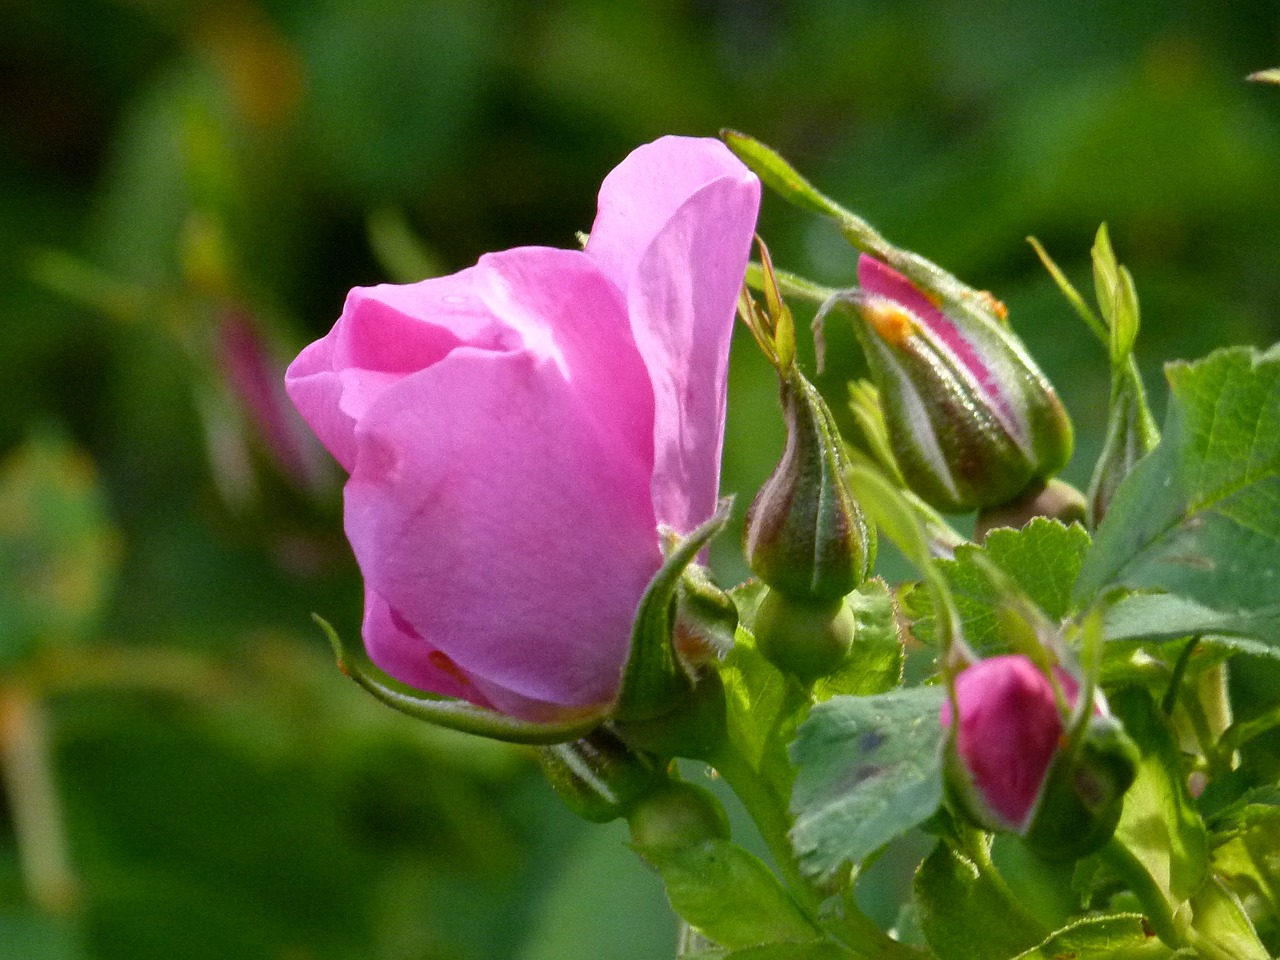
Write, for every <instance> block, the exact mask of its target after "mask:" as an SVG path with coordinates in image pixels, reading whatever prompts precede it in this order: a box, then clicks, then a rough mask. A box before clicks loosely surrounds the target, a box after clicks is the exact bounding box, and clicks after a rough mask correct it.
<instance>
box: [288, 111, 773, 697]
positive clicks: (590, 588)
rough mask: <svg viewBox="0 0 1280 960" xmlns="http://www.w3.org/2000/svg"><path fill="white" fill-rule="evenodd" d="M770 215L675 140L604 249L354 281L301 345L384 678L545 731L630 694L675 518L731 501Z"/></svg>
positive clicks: (615, 206) (621, 177)
mask: <svg viewBox="0 0 1280 960" xmlns="http://www.w3.org/2000/svg"><path fill="white" fill-rule="evenodd" d="M759 202H760V184H759V181H757V179H756V178H755V176H754V175H752V174H751V173H750V172H749V171H748V170H747V169H746V167H745V166H743V165H742V164H741V163H740V162H739V161H738V160H737V159H736V158H735V157H734V156H733V155H732V154H731V153H730V152H729V151H728V149H726V148H725V147H724V146H723V145H722V144H720V143H719V142H718V141H715V140H704V139H687V138H679V137H665V138H663V139H661V140H658V141H656V142H654V143H651V144H648V145H646V146H643V147H640V148H639V149H637V150H636V151H634V152H633V153H632V154H631V155H630V156H628V157H627V158H626V159H625V160H624V161H623V162H622V163H621V164H620V165H619V166H618V167H617V168H615V169H614V170H613V171H612V172H611V173H610V174H609V175H608V177H606V178H605V181H604V183H603V185H602V186H601V188H600V196H599V208H598V213H597V216H596V222H595V225H594V227H593V228H592V231H591V236H590V240H589V241H588V243H587V246H586V249H585V251H582V252H579V251H576V250H557V249H550V248H545V247H521V248H517V249H514V250H507V251H504V252H501V253H494V254H488V255H486V256H484V257H481V258H480V261H479V262H478V263H477V264H476V265H475V266H473V267H470V268H468V269H465V270H462V271H460V272H459V273H456V274H453V275H452V276H448V277H440V278H437V279H430V280H424V281H422V282H421V283H415V284H408V285H405V286H392V285H381V286H377V287H370V288H356V289H355V290H352V291H351V293H350V295H349V296H348V298H347V302H346V306H345V307H344V309H343V312H342V316H341V317H340V318H339V320H338V322H337V324H336V325H335V326H334V328H333V330H332V331H330V333H329V334H328V335H327V336H325V337H324V338H323V339H321V340H318V341H316V342H315V343H313V344H311V345H310V346H309V347H307V348H306V349H305V350H303V351H302V353H301V354H299V356H298V358H297V359H296V360H295V361H294V362H293V364H292V366H290V368H289V371H288V375H287V378H286V386H287V389H288V392H289V396H290V397H291V398H292V400H293V402H294V404H295V405H296V406H297V407H298V409H299V411H301V413H302V415H303V417H304V418H305V419H306V420H307V422H308V423H309V424H310V425H311V427H312V429H313V430H315V432H316V434H317V435H318V436H319V437H320V439H321V440H322V441H323V442H324V444H325V446H327V447H328V449H329V450H330V451H331V452H332V453H333V455H334V456H335V457H336V458H337V459H338V461H339V462H340V463H341V464H342V466H343V467H345V468H346V469H347V471H348V472H349V473H350V475H351V476H350V479H349V480H348V481H347V485H346V490H345V515H346V532H347V536H348V538H349V539H350V541H351V544H352V547H353V549H354V551H355V555H356V559H357V560H358V561H359V564H360V568H361V570H362V572H363V574H364V578H365V614H364V625H363V633H364V640H365V646H366V648H367V650H368V652H369V655H370V657H371V658H372V659H373V661H374V662H375V663H376V664H377V665H378V666H380V667H381V668H382V669H383V670H385V671H386V672H387V673H389V674H391V675H392V676H393V677H396V678H397V679H399V680H401V681H403V682H404V683H407V684H409V685H410V686H412V687H415V688H417V689H419V690H424V691H428V692H433V693H438V694H443V695H447V696H453V697H461V698H464V699H466V700H469V701H471V702H472V703H476V704H479V705H481V706H488V707H492V708H494V709H496V710H499V711H501V712H503V713H507V714H509V715H512V716H516V717H520V718H522V719H528V720H549V719H555V718H558V717H561V716H565V715H567V714H570V713H572V712H575V711H578V710H583V709H590V708H596V707H600V706H604V705H606V704H608V703H609V702H610V701H611V700H612V699H613V698H614V697H615V695H616V693H617V688H618V683H619V679H620V674H621V670H622V666H623V663H624V661H625V659H626V655H627V649H628V643H629V639H630V630H631V621H632V618H633V615H634V613H635V610H636V606H637V604H638V602H639V600H640V597H641V595H642V593H643V592H644V589H645V587H646V586H647V584H648V582H649V580H650V578H651V577H652V576H653V574H654V573H655V572H656V571H657V570H658V568H659V566H660V564H661V560H662V557H661V553H660V550H659V538H658V525H659V524H666V525H669V526H671V527H673V528H675V529H676V530H679V531H681V532H688V531H689V530H691V529H692V528H693V527H695V526H697V525H698V524H699V523H701V522H702V521H704V520H706V519H707V518H708V517H709V516H710V515H711V514H712V513H713V512H714V510H715V504H716V495H717V490H718V486H719V471H720V447H721V441H722V439H723V434H724V411H725V391H726V377H727V367H728V351H729V337H730V333H731V330H732V325H733V318H734V308H735V303H736V300H737V296H738V289H739V287H740V285H741V283H742V278H743V274H744V272H745V269H746V262H747V256H748V251H749V247H750V243H751V238H752V232H753V230H754V228H755V220H756V211H757V209H758V206H759Z"/></svg>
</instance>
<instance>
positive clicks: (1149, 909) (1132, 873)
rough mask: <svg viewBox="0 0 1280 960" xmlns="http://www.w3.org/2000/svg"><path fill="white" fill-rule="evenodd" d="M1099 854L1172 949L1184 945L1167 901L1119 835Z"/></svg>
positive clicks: (1108, 842) (1157, 932)
mask: <svg viewBox="0 0 1280 960" xmlns="http://www.w3.org/2000/svg"><path fill="white" fill-rule="evenodd" d="M1099 856H1101V857H1102V859H1103V861H1104V862H1105V863H1106V864H1107V865H1108V866H1109V867H1111V869H1112V870H1114V871H1115V872H1116V873H1117V874H1118V875H1119V876H1120V877H1121V879H1123V880H1124V882H1125V883H1127V884H1128V886H1129V889H1130V890H1131V891H1132V892H1133V895H1134V896H1135V897H1137V898H1138V902H1139V903H1140V904H1142V911H1143V913H1144V914H1146V917H1147V920H1148V921H1149V922H1150V923H1151V928H1152V929H1153V930H1155V932H1156V935H1157V936H1158V937H1159V938H1160V939H1161V940H1163V941H1164V942H1165V944H1167V945H1168V946H1170V947H1172V948H1173V949H1175V950H1176V949H1178V948H1179V947H1182V946H1185V944H1184V942H1183V937H1182V934H1181V933H1180V932H1179V930H1178V924H1177V922H1176V921H1175V920H1174V917H1173V911H1172V910H1171V909H1170V906H1169V901H1168V899H1167V898H1166V897H1165V895H1164V891H1163V890H1161V889H1160V885H1159V884H1158V883H1156V881H1155V879H1154V878H1153V877H1152V876H1151V874H1150V873H1148V872H1147V868H1146V867H1145V866H1144V865H1143V863H1142V861H1141V860H1139V859H1138V858H1137V856H1136V855H1135V854H1134V852H1133V851H1132V850H1130V849H1129V848H1128V847H1127V846H1125V844H1124V842H1123V841H1122V840H1120V839H1119V838H1118V837H1115V836H1113V837H1112V838H1111V839H1110V840H1109V841H1107V845H1106V846H1105V847H1103V848H1102V850H1101V851H1099Z"/></svg>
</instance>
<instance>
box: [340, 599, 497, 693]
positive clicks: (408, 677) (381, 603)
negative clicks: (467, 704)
mask: <svg viewBox="0 0 1280 960" xmlns="http://www.w3.org/2000/svg"><path fill="white" fill-rule="evenodd" d="M361 633H362V634H363V636H364V646H365V650H366V651H367V652H368V654H369V659H371V660H372V661H373V662H374V663H375V664H377V665H378V666H379V667H381V668H382V669H383V670H384V671H385V672H387V673H389V674H391V676H393V677H395V678H396V679H397V680H399V681H401V682H402V683H407V684H408V685H409V686H411V687H415V688H416V689H418V690H429V691H430V692H432V693H438V694H440V695H441V696H446V697H459V698H461V699H463V700H470V701H471V702H472V703H474V704H478V705H479V706H482V707H483V706H489V705H490V704H489V702H488V701H487V699H486V698H485V696H484V695H483V694H482V693H481V692H480V691H479V690H478V689H477V688H476V686H475V684H474V683H472V681H471V678H470V677H468V676H467V675H466V674H465V673H464V672H463V670H462V669H461V668H460V667H459V666H458V665H457V664H456V663H454V662H453V661H452V660H451V659H449V657H448V656H446V655H445V654H443V653H441V652H440V651H439V650H437V649H435V648H434V647H433V646H431V644H430V643H428V642H427V641H426V640H424V639H423V638H422V637H421V636H420V635H419V634H418V632H417V631H416V630H414V628H413V627H412V626H411V625H410V624H409V622H408V621H407V620H405V619H404V617H403V616H402V615H401V614H400V613H399V612H398V611H396V610H393V609H392V608H391V605H390V604H388V603H387V601H386V600H384V599H382V597H381V596H380V595H379V594H378V593H377V591H375V590H373V589H372V588H370V587H368V586H367V585H366V587H365V592H364V624H363V626H362V628H361Z"/></svg>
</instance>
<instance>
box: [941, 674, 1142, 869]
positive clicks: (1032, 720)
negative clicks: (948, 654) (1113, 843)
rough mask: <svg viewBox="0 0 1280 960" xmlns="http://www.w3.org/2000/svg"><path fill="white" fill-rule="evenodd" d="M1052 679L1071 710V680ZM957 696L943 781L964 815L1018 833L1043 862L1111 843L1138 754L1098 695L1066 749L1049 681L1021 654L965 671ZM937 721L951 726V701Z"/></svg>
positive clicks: (1063, 727) (1064, 732) (1064, 730)
mask: <svg viewBox="0 0 1280 960" xmlns="http://www.w3.org/2000/svg"><path fill="white" fill-rule="evenodd" d="M1054 677H1055V679H1056V680H1057V682H1058V686H1059V687H1060V689H1061V691H1062V694H1063V697H1064V699H1065V700H1066V704H1065V706H1066V707H1067V708H1068V709H1073V708H1074V707H1075V703H1076V701H1077V700H1078V698H1079V687H1078V686H1077V684H1076V682H1075V680H1074V679H1073V678H1072V677H1071V676H1070V675H1069V674H1067V673H1066V672H1065V671H1064V670H1061V669H1059V668H1055V670H1054ZM955 699H956V703H957V704H958V706H959V710H960V723H959V726H958V729H956V730H955V732H954V733H953V735H952V737H951V739H950V743H949V745H948V767H949V774H950V777H949V782H950V785H951V787H952V789H953V792H954V795H955V796H956V798H957V800H958V802H959V806H960V808H961V810H962V811H963V812H964V813H965V814H966V815H967V816H968V817H970V818H971V819H972V820H973V821H974V822H975V823H977V824H978V825H979V826H982V827H984V828H986V829H988V830H996V831H1002V832H1007V833H1015V834H1018V835H1019V836H1021V837H1023V838H1025V839H1026V840H1027V842H1028V843H1029V844H1030V845H1031V846H1032V847H1033V848H1034V849H1036V850H1038V851H1039V852H1041V853H1043V854H1044V855H1046V856H1050V857H1071V856H1081V855H1083V854H1084V853H1087V852H1089V851H1090V850H1092V849H1096V848H1097V847H1098V846H1100V845H1101V844H1102V843H1104V842H1105V841H1106V840H1107V839H1108V838H1109V837H1110V836H1111V834H1112V832H1113V831H1114V830H1115V826H1116V822H1117V821H1118V820H1119V816H1120V807H1121V803H1122V801H1123V796H1124V792H1125V790H1127V789H1128V787H1129V785H1130V784H1131V783H1132V782H1133V777H1134V772H1135V769H1136V763H1137V757H1136V752H1135V748H1134V747H1133V744H1132V742H1131V741H1130V740H1129V739H1128V737H1127V736H1126V735H1125V733H1124V731H1123V730H1122V729H1121V728H1120V726H1119V724H1118V723H1117V722H1116V721H1115V719H1114V718H1112V717H1111V716H1110V715H1109V714H1108V713H1107V712H1106V709H1105V703H1104V702H1103V701H1102V698H1101V695H1100V694H1099V695H1098V696H1097V698H1096V701H1095V705H1094V709H1093V712H1092V715H1091V716H1090V717H1089V718H1088V720H1087V721H1086V723H1087V728H1086V730H1085V731H1084V735H1083V736H1082V737H1081V738H1079V742H1078V743H1075V744H1074V745H1072V744H1071V737H1070V736H1069V734H1068V731H1067V721H1066V719H1065V718H1064V717H1063V714H1062V708H1061V707H1060V705H1059V703H1058V701H1057V699H1056V697H1055V693H1054V688H1053V684H1052V683H1050V681H1049V678H1048V677H1046V676H1045V674H1044V673H1043V672H1042V671H1041V670H1040V668H1038V667H1037V666H1036V665H1035V664H1034V663H1032V662H1031V661H1030V660H1029V659H1027V658H1026V657H1024V656H1022V655H1020V654H1008V655H1004V656H998V657H991V658H989V659H986V660H980V661H978V662H977V663H975V664H973V665H972V666H969V667H966V668H965V669H964V670H962V671H961V672H960V673H959V675H958V676H957V677H956V678H955ZM939 720H940V722H941V723H942V726H943V727H944V728H948V729H950V728H951V727H952V707H951V702H950V701H947V702H945V703H944V704H943V706H942V710H941V715H940V717H939ZM1068 747H1070V749H1068Z"/></svg>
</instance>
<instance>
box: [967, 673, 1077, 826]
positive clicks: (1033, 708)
mask: <svg viewBox="0 0 1280 960" xmlns="http://www.w3.org/2000/svg"><path fill="white" fill-rule="evenodd" d="M1067 692H1068V695H1069V696H1070V695H1073V694H1074V691H1071V690H1068V691H1067ZM956 699H957V701H958V702H959V704H960V731H959V734H958V737H957V741H956V746H957V748H958V750H959V753H960V756H961V757H962V758H963V759H964V763H965V766H966V767H967V768H968V769H969V773H970V774H971V776H972V777H973V782H974V785H975V786H976V787H977V788H978V790H979V791H980V792H981V795H982V797H983V799H984V800H985V801H986V802H987V804H988V805H989V806H990V807H991V809H992V810H994V811H995V812H996V813H997V814H999V816H1000V817H1001V818H1003V819H1004V821H1005V822H1006V823H1008V824H1009V825H1010V827H1011V828H1013V829H1021V828H1022V827H1023V826H1025V821H1026V819H1027V817H1028V816H1029V815H1030V813H1031V812H1032V808H1033V806H1034V805H1035V802H1036V799H1037V797H1038V796H1039V794H1040V788H1041V785H1042V784H1043V783H1044V778H1045V775H1046V773H1047V772H1048V770H1049V764H1050V763H1051V762H1052V760H1053V756H1054V754H1055V753H1056V752H1057V750H1058V745H1059V740H1060V738H1061V736H1062V731H1063V727H1062V718H1061V716H1059V714H1058V708H1057V705H1056V703H1055V702H1054V697H1053V688H1052V686H1050V684H1049V681H1048V679H1047V678H1046V677H1045V675H1044V674H1043V673H1041V672H1040V670H1039V668H1038V667H1036V666H1035V664H1033V663H1032V662H1031V661H1030V660H1028V659H1027V658H1026V657H1024V656H1021V655H1016V654H1010V655H1005V656H999V657H991V658H989V659H987V660H981V661H979V662H978V663H976V664H974V665H973V666H971V667H968V668H967V669H965V670H963V671H962V672H961V673H960V675H959V676H958V677H957V678H956ZM950 722H951V709H950V704H949V703H947V704H945V705H944V707H943V711H942V723H943V726H949V725H950Z"/></svg>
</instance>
